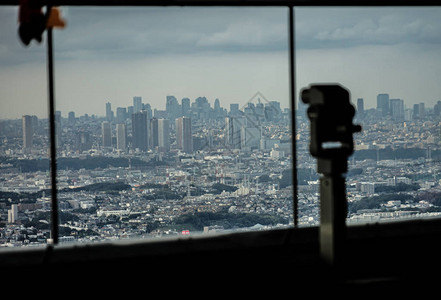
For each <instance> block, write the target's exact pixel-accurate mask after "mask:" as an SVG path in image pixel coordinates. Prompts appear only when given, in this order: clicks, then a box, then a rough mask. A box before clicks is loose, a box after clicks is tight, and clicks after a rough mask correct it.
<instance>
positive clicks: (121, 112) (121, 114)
mask: <svg viewBox="0 0 441 300" xmlns="http://www.w3.org/2000/svg"><path fill="white" fill-rule="evenodd" d="M126 119H127V109H126V108H125V107H117V108H116V122H118V123H125V121H126Z"/></svg>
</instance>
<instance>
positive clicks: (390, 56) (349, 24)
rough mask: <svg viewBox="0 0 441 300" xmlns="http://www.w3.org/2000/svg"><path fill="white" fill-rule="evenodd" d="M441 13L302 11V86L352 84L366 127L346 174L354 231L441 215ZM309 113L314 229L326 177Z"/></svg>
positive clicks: (302, 200) (303, 187)
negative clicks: (318, 165)
mask: <svg viewBox="0 0 441 300" xmlns="http://www.w3.org/2000/svg"><path fill="white" fill-rule="evenodd" d="M440 15H441V10H440V9H439V8H436V7H421V8H418V7H406V8H404V7H403V8H401V7H393V8H392V7H299V8H296V57H297V60H296V66H297V73H296V79H297V88H298V89H299V90H300V89H301V88H303V87H307V86H308V85H309V84H312V83H322V82H325V83H329V82H331V83H332V82H338V83H340V84H342V85H343V86H345V87H346V88H348V89H349V90H350V92H351V100H352V103H353V105H354V106H355V107H356V108H357V115H356V118H355V122H358V123H359V124H361V125H362V127H363V130H362V132H361V133H359V134H354V141H355V143H356V151H355V153H354V154H353V155H352V156H351V157H350V159H349V171H348V173H347V176H346V179H347V194H348V201H349V215H348V223H350V224H352V223H359V222H378V221H384V220H392V219H403V218H425V217H433V216H439V212H440V207H439V205H440V204H439V201H438V199H439V188H440V185H439V179H440V178H439V174H440V172H439V169H440V164H439V151H440V144H439V142H440V127H439V124H440V94H441V90H440V87H441V86H440V84H439V78H441V64H440V60H439V54H440V53H441V52H440V48H441V47H440V46H441V44H440V38H439V37H440V34H439V33H440V32H441V26H440V23H439V21H438V20H439V16H440ZM299 107H300V109H299V112H298V113H299V118H298V123H297V124H298V125H297V126H298V132H297V134H298V153H297V155H298V156H299V157H300V159H299V165H298V170H299V206H300V208H301V209H303V212H302V211H301V212H300V219H301V221H303V222H305V223H308V224H309V223H310V222H312V223H317V219H316V216H317V214H314V215H313V216H312V217H313V218H311V215H310V214H311V212H310V208H311V207H312V206H313V204H314V203H316V201H317V199H318V194H317V191H318V190H317V188H316V186H317V182H316V181H315V180H316V179H317V174H316V173H315V160H313V159H312V158H311V157H310V156H309V155H308V152H307V149H308V145H307V143H308V141H309V136H308V134H309V129H308V126H309V120H307V118H306V117H305V112H304V109H305V105H302V103H299ZM315 207H316V210H315V211H317V205H315Z"/></svg>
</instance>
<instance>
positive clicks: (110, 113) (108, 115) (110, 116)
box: [106, 102, 113, 122]
mask: <svg viewBox="0 0 441 300" xmlns="http://www.w3.org/2000/svg"><path fill="white" fill-rule="evenodd" d="M106 120H107V121H108V122H112V121H113V111H112V104H110V102H107V103H106Z"/></svg>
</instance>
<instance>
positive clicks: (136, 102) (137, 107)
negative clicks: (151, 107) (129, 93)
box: [133, 96, 142, 113]
mask: <svg viewBox="0 0 441 300" xmlns="http://www.w3.org/2000/svg"><path fill="white" fill-rule="evenodd" d="M141 110H142V97H139V96H135V97H133V113H137V112H140V111H141Z"/></svg>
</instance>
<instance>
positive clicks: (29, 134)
mask: <svg viewBox="0 0 441 300" xmlns="http://www.w3.org/2000/svg"><path fill="white" fill-rule="evenodd" d="M21 120H22V122H21V123H22V126H23V149H24V150H29V149H31V148H32V145H33V140H34V123H33V118H32V116H29V115H25V116H23V117H22V118H21Z"/></svg>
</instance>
